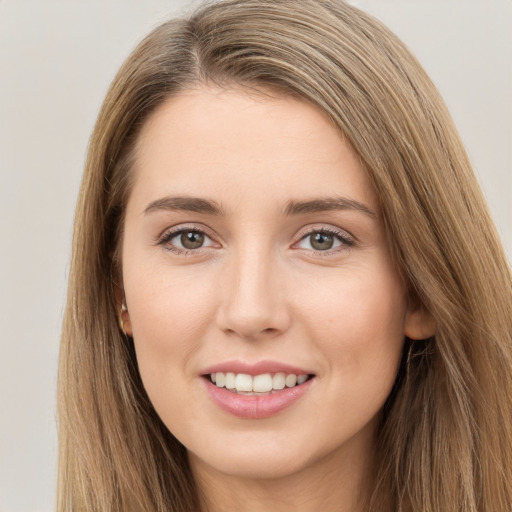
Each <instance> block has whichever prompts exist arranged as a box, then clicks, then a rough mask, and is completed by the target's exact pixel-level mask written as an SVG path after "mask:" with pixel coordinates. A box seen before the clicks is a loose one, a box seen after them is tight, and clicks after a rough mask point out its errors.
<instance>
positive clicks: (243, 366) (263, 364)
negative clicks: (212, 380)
mask: <svg viewBox="0 0 512 512" xmlns="http://www.w3.org/2000/svg"><path fill="white" fill-rule="evenodd" d="M217 372H222V373H228V372H232V373H245V374H247V375H252V376H255V375H261V374H263V373H286V374H291V373H293V374H295V375H310V374H312V373H313V372H311V371H309V370H306V369H304V368H299V367H298V366H293V365H290V364H287V363H281V362H279V361H270V360H264V361H256V362H246V361H239V360H233V361H224V362H222V363H219V364H215V365H213V366H209V367H208V368H205V369H204V370H203V371H202V372H201V375H209V374H211V373H217Z"/></svg>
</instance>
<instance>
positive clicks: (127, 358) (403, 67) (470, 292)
mask: <svg viewBox="0 0 512 512" xmlns="http://www.w3.org/2000/svg"><path fill="white" fill-rule="evenodd" d="M204 84H216V85H219V86H221V87H229V86H231V85H236V86H242V87H251V88H256V89H257V90H259V89H264V90H269V89H272V90H276V91H279V92H281V93H283V94H285V95H294V96H297V97H300V98H304V99H306V100H307V101H309V102H311V103H313V104H314V105H316V106H317V107H318V108H319V109H320V110H322V111H323V112H324V113H326V114H327V115H328V116H329V117H330V118H331V119H332V121H333V123H334V124H335V125H336V126H337V127H338V128H339V130H340V132H341V133H342V134H343V136H344V137H345V139H346V140H348V141H349V142H350V144H351V145H352V146H353V148H354V149H355V151H356V152H357V153H358V155H359V156H360V158H361V160H362V161H363V163H364V166H365V168H366V170H367V172H368V176H369V177H370V179H371V182H372V184H373V186H374V187H375V190H376V192H377V194H378V197H379V198H380V206H381V211H382V216H383V219H384V222H385V226H386V232H387V236H388V242H389V246H390V249H391V253H392V255H393V258H394V261H395V263H396V266H397V268H398V269H399V271H400V272H401V275H402V278H403V279H404V281H405V282H406V283H407V286H408V288H409V290H410V293H411V300H415V301H416V302H417V304H418V307H423V308H425V309H426V310H427V311H429V313H430V314H431V315H432V316H433V317H434V318H435V320H436V323H437V332H436V335H435V337H434V338H432V339H430V340H427V341H425V342H413V341H410V340H406V344H405V348H404V358H403V364H402V367H401V369H400V372H399V375H398V377H397V383H396V385H395V388H394V390H393V392H392V394H391V396H390V397H389V399H388V402H387V404H386V407H385V409H384V411H383V414H382V422H381V423H382V425H381V430H380V436H379V440H378V446H377V453H376V458H375V466H374V471H373V473H372V474H371V475H370V476H369V479H370V481H371V485H370V486H369V488H370V489H371V492H370V493H369V495H368V501H367V509H368V510H379V511H382V512H388V511H390V512H391V511H393V512H394V511H399V512H410V511H413V510H414V511H415V512H419V511H425V512H427V511H432V510H442V511H447V512H449V511H453V512H455V511H456V512H477V511H478V512H484V511H488V512H509V511H510V510H512V365H511V361H512V355H511V347H512V279H511V274H510V268H509V266H508V262H507V260H506V257H505V255H504V252H503V249H502V247H501V244H500V241H499V237H498V235H497V233H496V230H495V228H494V226H493V223H492V221H491V218H490V215H489V212H488V210H487V207H486V205H485V201H484V199H483V197H482V194H481V192H480V189H479V187H478V184H477V182H476V179H475V177H474V174H473V172H472V170H471V166H470V163H469V161H468V158H467V156H466V153H465V151H464V148H463V145H462V143H461V141H460V138H459V136H458V134H457V131H456V129H455V127H454V125H453V122H452V120H451V118H450V116H449V114H448V112H447V110H446V108H445V106H444V104H443V101H442V100H441V98H440V96H439V94H438V92H437V90H436V89H435V87H434V86H433V84H432V82H431V81H430V79H429V78H428V77H427V75H426V74H425V72H424V71H423V69H422V68H421V66H420V65H419V64H418V62H417V61H416V59H415V58H414V57H413V56H412V55H411V54H410V53H409V51H408V50H407V49H406V48H405V46H404V45H403V44H402V43H401V42H400V41H399V40H398V39H397V38H396V36H394V35H393V34H392V33H391V32H390V31H389V30H388V29H387V28H385V27H384V26H383V25H382V24H380V23H379V22H378V21H376V20H375V19H374V18H372V17H371V16H369V15H367V14H365V13H363V12H361V11H359V10H357V9H356V8H354V7H351V6H349V5H348V4H346V3H344V2H342V1H336V0H300V1H299V0H225V1H220V2H213V3H208V4H206V5H205V6H204V7H202V8H200V9H199V10H198V11H196V12H195V13H194V14H193V15H192V16H191V17H190V18H189V19H178V20H172V21H169V22H166V23H164V24H162V25H161V26H159V27H157V28H156V29H155V30H154V31H153V32H151V34H149V35H148V36H147V37H146V38H145V39H144V40H143V41H142V42H141V43H140V44H139V46H138V47H137V48H136V49H135V50H134V52H133V53H132V54H131V55H130V57H129V58H128V59H127V61H126V62H125V63H124V64H123V66H122V67H121V69H120V71H119V72H118V74H117V76H116V77H115V79H114V81H113V83H112V85H111V87H110V89H109V92H108V94H107V96H106V98H105V101H104V103H103V106H102V108H101V111H100V114H99V117H98V120H97V123H96V126H95V128H94V132H93V134H92V137H91V140H90V145H89V151H88V157H87V161H86V165H85V172H84V177H83V181H82V186H81V190H80V195H79V200H78V205H77V212H76V219H75V230H74V237H73V250H72V261H71V270H70V276H69V291H68V299H67V306H66V312H65V318H64V324H63V333H62V345H61V354H60V370H59V404H60V405H59V418H60V422H59V425H60V465H59V490H58V493H59V505H58V509H59V510H60V511H64V510H73V511H80V510H87V511H103V510H123V511H130V510H134V511H135V510H137V511H148V512H150V511H151V512H154V511H162V512H163V511H164V510H165V511H169V510H170V511H179V512H187V511H190V512H192V511H197V510H199V509H200V507H199V505H198V503H199V498H198V495H197V489H196V487H195V485H194V481H193V478H192V475H191V473H190V469H189V467H188V463H187V456H186V450H185V448H184V447H183V446H182V445H181V444H180V443H179V442H178V441H177V440H176V439H175V438H174V437H173V436H172V434H171V433H170V432H169V431H168V430H167V428H166V427H165V426H164V425H163V423H162V422H161V420H160V419H159V418H158V416H157V414H156V412H155V411H154V409H153V407H152V405H151V403H150V401H149V399H148V397H147V395H146V393H145V391H144V387H143V385H142V382H141V379H140V376H139V373H138V369H137V363H136V358H135V352H134V349H133V343H132V340H131V339H129V338H126V337H125V336H123V335H122V333H121V332H120V330H119V328H118V326H117V321H116V319H117V314H118V309H119V306H120V304H119V301H118V299H117V298H116V291H115V289H116V286H118V285H120V284H121V283H120V264H121V261H120V256H119V250H120V246H121V242H122V230H123V220H124V210H125V207H126V204H127V201H128V197H129V194H130V189H131V184H132V181H133V172H132V170H133V162H134V158H135V146H136V141H137V137H138V134H139V131H140V129H141V127H142V126H143V125H144V123H145V122H146V121H147V119H148V117H149V116H150V115H151V114H152V113H153V112H155V111H156V109H157V108H158V107H159V106H160V105H161V104H162V103H163V102H164V101H166V100H167V99H168V98H169V97H171V96H173V95H176V94H178V93H179V92H180V91H183V90H186V89H189V88H191V87H195V86H198V85H204Z"/></svg>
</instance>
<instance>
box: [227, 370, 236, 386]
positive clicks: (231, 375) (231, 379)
mask: <svg viewBox="0 0 512 512" xmlns="http://www.w3.org/2000/svg"><path fill="white" fill-rule="evenodd" d="M225 385H226V388H227V389H235V387H236V385H235V374H234V373H226V384H225Z"/></svg>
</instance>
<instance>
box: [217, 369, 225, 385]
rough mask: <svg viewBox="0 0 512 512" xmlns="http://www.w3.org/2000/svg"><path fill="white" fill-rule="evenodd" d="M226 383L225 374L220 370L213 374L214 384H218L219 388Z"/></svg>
mask: <svg viewBox="0 0 512 512" xmlns="http://www.w3.org/2000/svg"><path fill="white" fill-rule="evenodd" d="M225 383H226V374H225V373H222V372H217V373H216V374H215V384H216V385H217V386H219V388H223V387H224V384H225Z"/></svg>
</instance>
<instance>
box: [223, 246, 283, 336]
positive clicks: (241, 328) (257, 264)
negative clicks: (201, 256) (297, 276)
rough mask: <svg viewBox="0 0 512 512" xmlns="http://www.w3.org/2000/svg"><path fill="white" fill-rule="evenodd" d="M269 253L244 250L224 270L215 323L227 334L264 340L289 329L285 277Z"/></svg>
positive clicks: (234, 256)
mask: <svg viewBox="0 0 512 512" xmlns="http://www.w3.org/2000/svg"><path fill="white" fill-rule="evenodd" d="M271 252H272V251H266V252H264V251H243V252H242V253H239V254H238V255H233V257H232V258H231V259H230V260H229V263H227V264H226V266H225V267H224V269H223V276H222V284H221V285H220V289H219V292H220V298H221V303H220V305H219V308H218V312H217V324H218V327H219V328H220V329H221V330H222V331H223V332H225V333H227V334H228V335H234V336H238V337H239V338H243V339H246V340H256V339H267V338H273V337H276V336H279V335H280V334H282V333H283V332H285V331H286V330H287V329H288V328H289V326H290V323H291V317H290V311H289V308H288V306H287V297H286V289H285V286H284V281H285V277H284V273H283V272H282V271H280V269H279V268H278V264H277V262H276V261H275V258H273V257H272V255H271Z"/></svg>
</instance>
